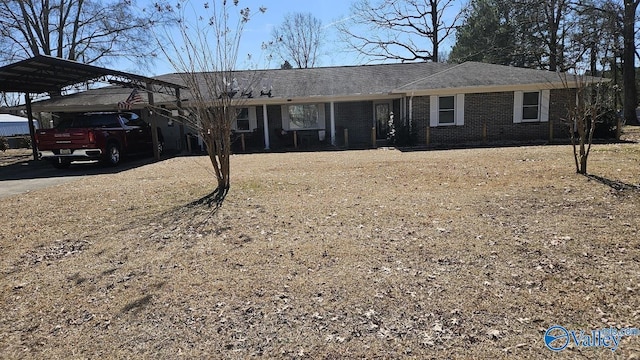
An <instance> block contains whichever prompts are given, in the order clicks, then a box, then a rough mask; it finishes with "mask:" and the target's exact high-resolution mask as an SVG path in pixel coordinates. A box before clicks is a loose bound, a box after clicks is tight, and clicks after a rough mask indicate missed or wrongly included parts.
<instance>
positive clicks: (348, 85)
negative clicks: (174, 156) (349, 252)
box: [34, 62, 575, 111]
mask: <svg viewBox="0 0 640 360" xmlns="http://www.w3.org/2000/svg"><path fill="white" fill-rule="evenodd" d="M234 76H235V77H236V78H237V79H239V80H240V81H241V80H242V79H245V78H254V79H256V78H257V79H260V80H259V81H257V82H255V83H256V85H254V86H253V99H252V100H251V102H254V103H256V104H258V103H261V102H262V103H278V102H286V101H288V100H290V99H293V100H297V101H305V100H308V101H314V100H313V99H314V98H316V99H317V98H321V99H322V100H323V101H326V100H327V99H331V100H335V101H340V100H341V99H357V98H360V99H363V100H366V99H367V98H373V97H375V96H399V94H410V93H413V92H421V93H425V94H428V93H429V92H430V91H432V92H437V91H441V90H442V89H450V90H451V91H461V92H462V91H464V92H472V91H473V92H493V91H502V90H501V89H510V88H514V87H518V86H522V87H524V86H538V87H540V88H560V87H565V86H566V87H574V86H575V80H571V78H572V77H571V76H568V75H561V74H558V73H555V72H550V71H543V70H533V69H523V68H516V67H509V66H502V65H492V64H485V63H477V62H466V63H463V64H459V65H455V64H444V63H425V62H422V63H404V64H383V65H363V66H340V67H324V68H312V69H290V70H280V69H277V70H275V69H272V70H258V71H238V72H236V73H234ZM563 76H568V77H569V79H570V80H569V81H568V82H566V84H564V83H563V82H562V78H563ZM155 79H157V80H160V81H164V82H169V83H173V84H181V85H184V84H185V82H184V81H183V79H182V78H181V75H180V74H177V73H174V74H165V75H160V76H157V77H155ZM265 84H268V85H270V86H271V88H272V92H271V94H272V97H266V96H260V89H261V87H262V86H263V85H265ZM505 91H506V90H505ZM130 92H131V89H128V88H122V87H118V86H107V87H104V88H99V89H92V90H88V91H85V92H82V93H77V94H72V95H68V96H64V97H62V98H59V99H51V100H45V101H43V102H39V103H34V108H36V109H40V111H46V110H51V111H64V110H66V109H68V110H69V111H82V110H81V109H82V108H85V109H90V110H93V109H97V108H100V109H108V108H113V109H115V108H116V105H117V103H118V102H120V101H124V100H125V99H126V98H127V96H128V95H129V93H130ZM181 98H182V99H189V98H190V94H189V91H188V90H182V92H181ZM154 100H155V102H156V104H162V103H167V104H169V103H173V102H175V98H174V97H172V96H169V95H163V94H155V95H154ZM145 101H146V99H145ZM142 106H143V104H138V107H142ZM134 108H135V106H134Z"/></svg>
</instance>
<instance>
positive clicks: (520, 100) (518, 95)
mask: <svg viewBox="0 0 640 360" xmlns="http://www.w3.org/2000/svg"><path fill="white" fill-rule="evenodd" d="M525 93H538V118H537V119H525V118H524V106H525V105H524V94H525ZM550 94H551V92H550V90H537V91H514V93H513V123H514V124H519V123H534V124H535V123H543V122H548V121H549V99H550Z"/></svg>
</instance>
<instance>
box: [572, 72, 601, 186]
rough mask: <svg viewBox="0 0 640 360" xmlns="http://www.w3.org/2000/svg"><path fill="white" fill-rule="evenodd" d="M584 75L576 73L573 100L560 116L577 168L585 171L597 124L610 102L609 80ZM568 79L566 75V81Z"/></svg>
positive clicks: (581, 171) (578, 171)
mask: <svg viewBox="0 0 640 360" xmlns="http://www.w3.org/2000/svg"><path fill="white" fill-rule="evenodd" d="M595 80H597V79H595V78H592V77H586V76H582V77H580V76H576V77H575V81H576V84H575V85H576V86H575V89H576V102H575V103H574V104H573V105H571V106H570V107H569V108H568V109H567V117H566V118H564V119H562V120H563V121H564V122H565V123H566V124H567V125H568V127H569V134H570V138H571V144H572V146H573V158H574V160H575V165H576V172H577V173H578V174H582V175H587V161H588V159H589V154H590V152H591V145H592V144H593V135H594V133H595V131H596V126H597V124H598V123H599V122H601V121H602V118H603V117H604V116H605V115H606V114H607V113H608V112H609V110H610V109H611V105H612V103H613V96H612V89H611V88H610V86H608V83H605V82H599V81H595ZM567 81H568V80H566V79H565V85H566V84H568V83H567Z"/></svg>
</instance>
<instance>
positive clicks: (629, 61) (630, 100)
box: [622, 0, 640, 125]
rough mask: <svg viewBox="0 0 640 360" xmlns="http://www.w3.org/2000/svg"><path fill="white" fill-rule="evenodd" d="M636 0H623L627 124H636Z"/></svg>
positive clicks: (623, 72) (623, 64)
mask: <svg viewBox="0 0 640 360" xmlns="http://www.w3.org/2000/svg"><path fill="white" fill-rule="evenodd" d="M638 4H640V1H638V0H635V1H633V0H625V1H624V27H623V30H622V34H623V38H624V51H623V54H622V75H623V77H624V79H623V88H624V118H625V120H626V123H627V124H629V125H638V117H637V114H636V106H637V104H638V90H637V88H636V66H635V52H636V46H635V19H636V10H637V9H638Z"/></svg>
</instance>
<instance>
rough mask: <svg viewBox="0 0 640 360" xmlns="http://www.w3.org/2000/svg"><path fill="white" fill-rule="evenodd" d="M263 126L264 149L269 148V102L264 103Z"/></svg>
mask: <svg viewBox="0 0 640 360" xmlns="http://www.w3.org/2000/svg"><path fill="white" fill-rule="evenodd" d="M262 124H263V125H262V126H263V127H264V149H265V150H269V148H270V147H271V146H270V144H269V116H267V104H263V105H262Z"/></svg>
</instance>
